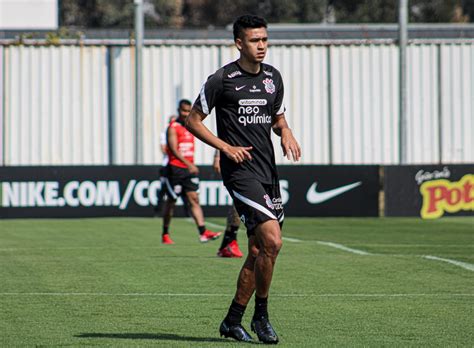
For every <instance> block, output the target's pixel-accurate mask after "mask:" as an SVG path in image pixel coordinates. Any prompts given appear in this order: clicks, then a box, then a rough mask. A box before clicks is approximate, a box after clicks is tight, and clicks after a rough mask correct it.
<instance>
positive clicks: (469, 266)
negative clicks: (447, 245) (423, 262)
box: [423, 255, 474, 272]
mask: <svg viewBox="0 0 474 348" xmlns="http://www.w3.org/2000/svg"><path fill="white" fill-rule="evenodd" d="M423 258H425V259H428V260H435V261H443V262H447V263H450V264H452V265H455V266H458V267H462V268H464V269H467V270H468V271H473V272H474V265H472V264H470V263H467V262H461V261H456V260H450V259H443V258H441V257H437V256H431V255H425V256H423Z"/></svg>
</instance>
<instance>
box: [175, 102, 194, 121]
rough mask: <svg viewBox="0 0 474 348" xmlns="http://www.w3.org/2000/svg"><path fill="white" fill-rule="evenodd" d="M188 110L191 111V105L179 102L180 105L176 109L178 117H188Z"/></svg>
mask: <svg viewBox="0 0 474 348" xmlns="http://www.w3.org/2000/svg"><path fill="white" fill-rule="evenodd" d="M190 112H191V105H187V104H181V106H180V107H179V109H178V114H179V117H180V118H186V117H188V115H189V113H190Z"/></svg>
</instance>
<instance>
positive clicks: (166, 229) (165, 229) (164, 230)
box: [162, 226, 170, 236]
mask: <svg viewBox="0 0 474 348" xmlns="http://www.w3.org/2000/svg"><path fill="white" fill-rule="evenodd" d="M169 229H170V227H169V226H163V233H162V235H163V236H164V235H165V234H168V233H169Z"/></svg>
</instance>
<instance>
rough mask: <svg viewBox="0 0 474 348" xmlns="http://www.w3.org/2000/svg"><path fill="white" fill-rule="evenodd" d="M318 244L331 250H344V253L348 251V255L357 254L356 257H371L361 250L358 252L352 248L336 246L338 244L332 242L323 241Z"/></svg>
mask: <svg viewBox="0 0 474 348" xmlns="http://www.w3.org/2000/svg"><path fill="white" fill-rule="evenodd" d="M317 243H318V244H321V245H326V246H330V247H333V248H336V249H340V250H344V251H348V252H350V253H353V254H358V255H371V254H370V253H368V252H366V251H363V250H359V249H353V248H348V247H346V246H344V245H342V244H338V243H333V242H323V241H317Z"/></svg>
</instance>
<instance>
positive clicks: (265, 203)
mask: <svg viewBox="0 0 474 348" xmlns="http://www.w3.org/2000/svg"><path fill="white" fill-rule="evenodd" d="M225 186H226V188H227V190H228V191H229V193H230V195H231V196H232V198H233V200H234V204H235V208H236V209H237V212H238V213H239V216H240V220H242V222H243V223H244V224H245V227H247V235H248V236H251V235H254V234H255V227H257V225H259V224H261V223H263V222H265V221H268V220H277V221H278V222H279V223H280V227H281V226H282V225H283V220H284V218H285V214H284V213H283V202H282V199H281V194H280V185H279V183H278V180H276V181H275V183H274V184H271V185H268V184H262V183H260V182H259V181H257V180H254V179H245V180H237V181H232V182H230V183H226V184H225Z"/></svg>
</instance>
